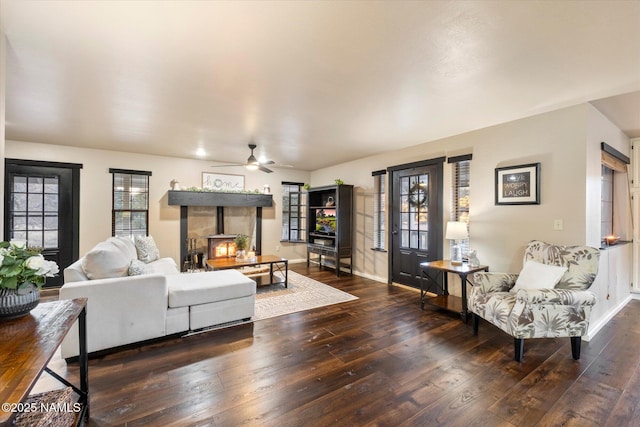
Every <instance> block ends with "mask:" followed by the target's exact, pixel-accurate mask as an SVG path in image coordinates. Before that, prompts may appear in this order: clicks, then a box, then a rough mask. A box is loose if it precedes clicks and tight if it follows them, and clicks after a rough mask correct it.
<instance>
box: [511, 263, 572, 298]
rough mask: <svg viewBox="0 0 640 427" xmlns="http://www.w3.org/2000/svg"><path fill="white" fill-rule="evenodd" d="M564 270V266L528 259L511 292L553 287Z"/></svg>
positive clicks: (565, 269) (565, 270)
mask: <svg viewBox="0 0 640 427" xmlns="http://www.w3.org/2000/svg"><path fill="white" fill-rule="evenodd" d="M566 272H567V268H566V267H560V266H557V265H549V264H542V263H539V262H537V261H532V260H529V261H527V262H526V263H525V264H524V267H523V268H522V271H521V272H520V274H519V275H518V279H517V280H516V284H515V286H514V287H513V288H511V292H518V290H519V289H553V287H554V286H555V285H556V283H558V282H559V281H560V279H561V278H562V276H564V273H566Z"/></svg>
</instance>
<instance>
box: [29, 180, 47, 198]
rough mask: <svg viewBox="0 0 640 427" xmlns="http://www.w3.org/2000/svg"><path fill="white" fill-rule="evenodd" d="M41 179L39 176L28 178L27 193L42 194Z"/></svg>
mask: <svg viewBox="0 0 640 427" xmlns="http://www.w3.org/2000/svg"><path fill="white" fill-rule="evenodd" d="M43 181H44V180H43V179H42V178H41V177H39V176H30V177H29V179H28V183H29V185H28V191H29V193H32V194H33V193H40V194H42V192H43Z"/></svg>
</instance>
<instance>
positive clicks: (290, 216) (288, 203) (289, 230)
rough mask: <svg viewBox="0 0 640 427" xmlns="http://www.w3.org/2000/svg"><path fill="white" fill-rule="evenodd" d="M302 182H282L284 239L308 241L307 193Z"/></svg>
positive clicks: (285, 240)
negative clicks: (303, 189)
mask: <svg viewBox="0 0 640 427" xmlns="http://www.w3.org/2000/svg"><path fill="white" fill-rule="evenodd" d="M303 185H304V184H302V183H300V182H283V183H282V239H281V240H282V241H283V242H306V240H307V231H306V230H307V226H306V225H307V220H306V193H304V192H303V191H302V186H303Z"/></svg>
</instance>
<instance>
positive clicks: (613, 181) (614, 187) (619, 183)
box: [600, 142, 630, 245]
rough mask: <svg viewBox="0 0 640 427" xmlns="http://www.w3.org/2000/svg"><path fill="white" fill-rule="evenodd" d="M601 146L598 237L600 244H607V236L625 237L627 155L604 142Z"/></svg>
mask: <svg viewBox="0 0 640 427" xmlns="http://www.w3.org/2000/svg"><path fill="white" fill-rule="evenodd" d="M601 148H602V157H601V159H602V166H601V168H602V174H601V193H600V237H601V239H602V244H603V245H607V244H608V243H609V241H608V240H607V239H606V238H607V237H613V236H617V237H622V238H623V239H625V238H626V237H627V229H628V228H629V226H630V222H629V221H630V220H629V219H628V218H627V213H626V212H628V210H629V196H628V191H629V188H628V182H627V179H628V178H627V165H628V164H629V163H630V159H629V157H627V156H625V155H624V154H622V153H621V152H619V151H618V150H616V149H615V148H613V147H611V146H610V145H608V144H606V143H604V142H603V143H602V144H601Z"/></svg>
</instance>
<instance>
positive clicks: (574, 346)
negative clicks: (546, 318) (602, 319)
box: [571, 337, 582, 360]
mask: <svg viewBox="0 0 640 427" xmlns="http://www.w3.org/2000/svg"><path fill="white" fill-rule="evenodd" d="M580 344H582V337H571V356H573V359H574V360H580Z"/></svg>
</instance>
